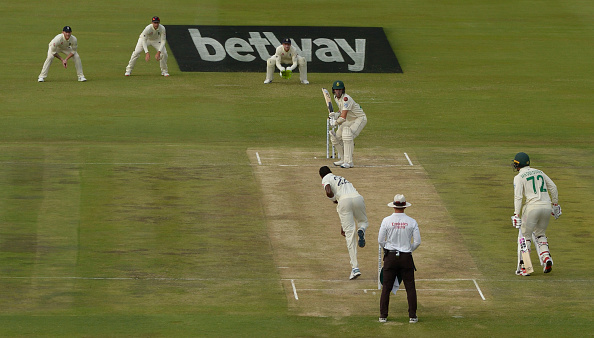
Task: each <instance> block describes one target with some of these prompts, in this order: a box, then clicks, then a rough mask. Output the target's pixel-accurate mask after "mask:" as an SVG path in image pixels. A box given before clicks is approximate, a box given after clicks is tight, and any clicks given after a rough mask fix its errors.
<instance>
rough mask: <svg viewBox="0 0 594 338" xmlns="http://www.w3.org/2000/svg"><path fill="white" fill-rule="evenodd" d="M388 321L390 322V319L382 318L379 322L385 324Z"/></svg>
mask: <svg viewBox="0 0 594 338" xmlns="http://www.w3.org/2000/svg"><path fill="white" fill-rule="evenodd" d="M387 321H388V318H382V317H380V319H379V322H380V323H385V322H387Z"/></svg>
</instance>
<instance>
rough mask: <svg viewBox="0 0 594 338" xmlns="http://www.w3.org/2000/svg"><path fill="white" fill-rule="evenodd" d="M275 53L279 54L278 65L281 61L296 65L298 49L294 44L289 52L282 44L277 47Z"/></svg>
mask: <svg viewBox="0 0 594 338" xmlns="http://www.w3.org/2000/svg"><path fill="white" fill-rule="evenodd" d="M274 55H276V56H278V58H277V62H276V63H277V65H278V64H281V63H282V64H291V65H294V64H296V63H297V50H296V49H295V47H293V46H291V47H290V48H289V51H288V52H285V48H284V47H283V45H280V46H278V47H276V52H275V53H274Z"/></svg>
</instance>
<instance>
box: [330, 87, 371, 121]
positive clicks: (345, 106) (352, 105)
mask: <svg viewBox="0 0 594 338" xmlns="http://www.w3.org/2000/svg"><path fill="white" fill-rule="evenodd" d="M334 101H336V104H338V110H337V112H342V111H343V110H348V112H347V116H346V120H347V121H352V120H355V119H358V118H362V117H365V118H367V116H366V115H365V112H364V111H363V109H362V108H361V106H360V105H359V104H358V103H357V102H355V100H353V98H352V97H350V95H348V94H343V95H342V96H341V97H340V98H336V96H335V97H334Z"/></svg>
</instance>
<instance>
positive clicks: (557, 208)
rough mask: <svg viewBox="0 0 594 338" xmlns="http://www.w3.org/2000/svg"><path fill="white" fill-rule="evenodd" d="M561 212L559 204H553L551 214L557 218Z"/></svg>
mask: <svg viewBox="0 0 594 338" xmlns="http://www.w3.org/2000/svg"><path fill="white" fill-rule="evenodd" d="M562 214H563V212H562V211H561V206H560V205H559V204H553V212H552V213H551V215H553V217H555V219H559V216H561V215H562Z"/></svg>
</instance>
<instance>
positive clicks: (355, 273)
mask: <svg viewBox="0 0 594 338" xmlns="http://www.w3.org/2000/svg"><path fill="white" fill-rule="evenodd" d="M359 276H361V271H359V269H358V268H354V269H353V271H351V277H349V279H350V280H353V279H355V278H357V277H359Z"/></svg>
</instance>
